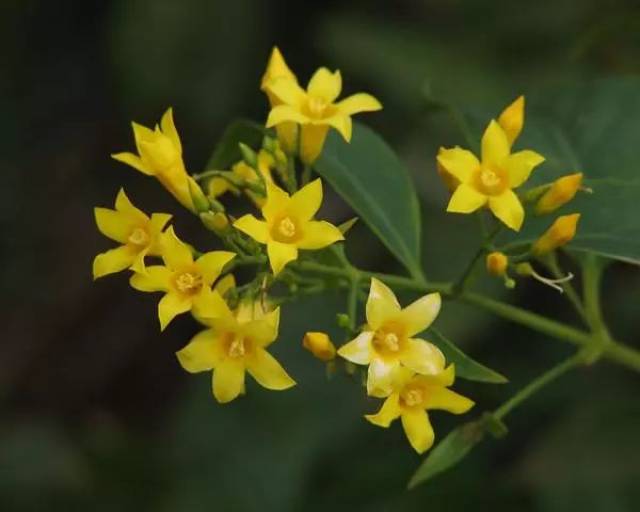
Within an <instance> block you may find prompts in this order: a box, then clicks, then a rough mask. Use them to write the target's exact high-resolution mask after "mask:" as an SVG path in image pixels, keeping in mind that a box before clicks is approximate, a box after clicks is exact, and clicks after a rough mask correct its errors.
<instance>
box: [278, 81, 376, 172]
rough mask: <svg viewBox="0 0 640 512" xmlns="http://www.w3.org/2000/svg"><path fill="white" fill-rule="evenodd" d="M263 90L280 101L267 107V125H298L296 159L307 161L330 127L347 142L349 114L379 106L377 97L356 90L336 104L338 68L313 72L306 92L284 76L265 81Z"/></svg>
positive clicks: (316, 152) (317, 150)
mask: <svg viewBox="0 0 640 512" xmlns="http://www.w3.org/2000/svg"><path fill="white" fill-rule="evenodd" d="M266 89H267V90H268V91H269V92H270V93H271V94H273V95H274V96H275V97H276V98H278V100H279V101H280V102H281V104H279V105H276V106H274V107H273V108H272V109H271V112H270V113H269V117H268V119H267V127H272V126H278V125H280V124H281V123H290V122H294V123H297V124H299V125H300V126H301V130H300V158H301V159H302V161H303V162H305V163H307V164H310V163H312V162H313V161H314V160H315V159H316V158H318V156H319V155H320V152H321V151H322V146H323V145H324V140H325V138H326V136H327V132H328V130H329V128H330V127H333V128H335V129H336V130H338V132H340V134H341V135H342V137H344V140H346V141H347V142H349V141H350V140H351V130H352V123H351V116H352V115H353V114H357V113H359V112H373V111H375V110H380V109H381V108H382V105H381V104H380V102H379V101H378V100H377V99H375V98H374V97H373V96H371V95H370V94H366V93H357V94H354V95H352V96H349V97H348V98H345V99H343V100H342V101H339V102H337V103H336V102H335V101H336V99H337V98H338V96H339V95H340V92H341V90H342V77H341V75H340V71H335V72H334V73H332V72H331V71H329V70H328V69H327V68H320V69H318V70H317V71H316V72H315V73H314V75H313V76H312V77H311V80H310V81H309V84H308V85H307V90H306V91H305V90H304V89H303V88H302V87H300V86H299V85H298V82H297V81H296V80H293V79H291V78H290V77H286V76H281V77H279V78H275V79H273V80H271V81H269V82H268V83H267V84H266Z"/></svg>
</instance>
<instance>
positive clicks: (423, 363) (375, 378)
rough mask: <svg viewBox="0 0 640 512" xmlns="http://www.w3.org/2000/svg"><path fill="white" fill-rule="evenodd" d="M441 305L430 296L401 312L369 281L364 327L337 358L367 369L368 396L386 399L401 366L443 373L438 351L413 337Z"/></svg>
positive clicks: (378, 284) (387, 291)
mask: <svg viewBox="0 0 640 512" xmlns="http://www.w3.org/2000/svg"><path fill="white" fill-rule="evenodd" d="M440 303H441V300H440V294H439V293H430V294H428V295H425V296H424V297H421V298H420V299H418V300H416V301H415V302H413V303H412V304H410V305H409V306H407V307H406V308H404V309H402V308H401V307H400V304H399V303H398V299H397V298H396V296H395V295H394V293H393V291H391V290H390V289H389V288H388V287H387V286H386V285H385V284H384V283H382V282H381V281H379V280H378V279H376V278H372V279H371V289H370V290H369V298H368V300H367V307H366V314H367V325H366V326H365V327H364V330H363V332H362V333H361V334H360V335H359V336H358V337H356V338H355V339H354V340H352V341H350V342H349V343H347V344H346V345H343V346H342V347H340V349H339V350H338V355H340V356H342V357H344V358H345V359H347V360H349V361H351V362H352V363H356V364H362V365H367V364H368V365H369V370H368V377H367V392H368V393H369V395H372V396H387V395H388V394H389V393H390V392H391V386H392V381H393V376H394V372H395V371H396V370H397V369H398V367H399V366H400V365H403V366H406V367H407V368H410V369H411V370H413V371H415V372H417V373H420V374H424V375H429V374H436V373H439V372H440V371H442V370H443V369H444V363H445V360H444V355H442V352H440V349H438V347H436V346H435V345H433V344H431V343H429V342H428V341H424V340H421V339H418V338H415V337H414V336H416V335H417V334H419V333H421V332H422V331H424V330H425V329H426V328H427V327H429V326H430V325H431V323H432V322H433V321H434V320H435V318H436V316H438V313H439V312H440Z"/></svg>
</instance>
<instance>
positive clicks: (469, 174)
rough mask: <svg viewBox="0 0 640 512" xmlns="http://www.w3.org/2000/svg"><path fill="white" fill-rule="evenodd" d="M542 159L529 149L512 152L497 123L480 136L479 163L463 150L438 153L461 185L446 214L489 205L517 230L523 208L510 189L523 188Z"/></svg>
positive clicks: (467, 211)
mask: <svg viewBox="0 0 640 512" xmlns="http://www.w3.org/2000/svg"><path fill="white" fill-rule="evenodd" d="M542 162H544V157H542V156H541V155H539V154H538V153H536V152H534V151H530V150H523V151H518V152H516V153H511V149H510V144H509V139H508V137H507V134H506V133H505V131H504V130H503V129H502V128H501V127H500V125H499V124H498V123H497V122H496V121H491V122H490V123H489V126H488V127H487V129H486V131H485V132H484V135H483V136H482V162H480V161H478V159H477V158H476V156H475V155H474V154H473V153H472V152H471V151H468V150H466V149H461V148H458V147H456V148H453V149H444V150H441V151H440V153H439V154H438V163H439V164H440V165H441V166H442V167H443V168H444V169H445V170H446V171H447V172H448V173H449V174H451V175H452V176H453V177H454V178H456V179H457V180H458V181H460V185H458V187H457V188H456V189H455V192H454V193H453V195H452V196H451V200H450V201H449V205H448V206H447V211H448V212H454V213H471V212H474V211H476V210H477V209H479V208H481V207H483V206H485V205H488V207H489V209H490V210H491V211H492V212H493V214H494V215H495V216H496V217H498V219H500V220H501V221H502V222H503V223H504V224H506V225H507V226H508V227H509V228H511V229H513V230H515V231H519V230H520V227H521V226H522V222H523V221H524V209H523V207H522V203H521V202H520V199H519V198H518V196H517V195H516V194H515V192H514V191H513V189H515V188H517V187H519V186H520V185H522V184H523V183H524V182H525V181H527V179H528V178H529V175H530V174H531V171H532V170H533V169H534V167H536V166H538V165H540V164H541V163H542Z"/></svg>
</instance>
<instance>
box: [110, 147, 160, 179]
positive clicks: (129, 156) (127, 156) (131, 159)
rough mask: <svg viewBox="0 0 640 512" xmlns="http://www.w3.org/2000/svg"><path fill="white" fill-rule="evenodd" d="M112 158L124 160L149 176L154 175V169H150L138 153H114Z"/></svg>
mask: <svg viewBox="0 0 640 512" xmlns="http://www.w3.org/2000/svg"><path fill="white" fill-rule="evenodd" d="M111 158H113V159H114V160H118V162H122V163H123V164H127V165H130V166H131V167H133V168H134V169H136V170H138V171H140V172H141V173H143V174H146V175H147V176H153V175H154V172H153V169H149V168H148V167H147V166H146V165H145V164H144V162H143V161H142V158H140V157H139V156H138V155H134V154H133V153H127V152H125V153H114V154H112V155H111Z"/></svg>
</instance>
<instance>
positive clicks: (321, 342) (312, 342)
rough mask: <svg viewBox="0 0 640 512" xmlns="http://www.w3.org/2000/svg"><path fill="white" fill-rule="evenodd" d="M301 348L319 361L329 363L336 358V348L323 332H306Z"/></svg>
mask: <svg viewBox="0 0 640 512" xmlns="http://www.w3.org/2000/svg"><path fill="white" fill-rule="evenodd" d="M302 346H303V347H304V348H306V349H307V350H308V351H309V352H311V353H312V354H313V355H314V356H315V357H317V358H318V359H320V360H321V361H331V360H332V359H334V358H335V357H336V347H335V346H334V345H333V343H332V342H331V339H329V336H328V335H327V334H326V333H324V332H308V333H307V334H305V335H304V338H303V340H302Z"/></svg>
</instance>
